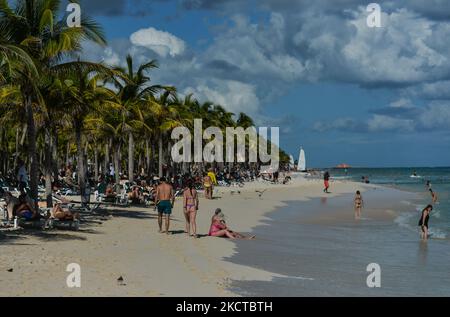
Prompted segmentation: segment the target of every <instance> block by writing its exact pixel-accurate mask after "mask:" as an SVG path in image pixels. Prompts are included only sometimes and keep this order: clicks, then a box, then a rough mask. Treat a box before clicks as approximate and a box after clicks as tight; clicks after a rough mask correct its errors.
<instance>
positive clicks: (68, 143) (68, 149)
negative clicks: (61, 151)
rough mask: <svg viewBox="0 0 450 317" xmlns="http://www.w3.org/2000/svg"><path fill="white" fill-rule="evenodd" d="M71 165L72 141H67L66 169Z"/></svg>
mask: <svg viewBox="0 0 450 317" xmlns="http://www.w3.org/2000/svg"><path fill="white" fill-rule="evenodd" d="M69 165H70V141H69V140H67V147H66V167H67V166H69Z"/></svg>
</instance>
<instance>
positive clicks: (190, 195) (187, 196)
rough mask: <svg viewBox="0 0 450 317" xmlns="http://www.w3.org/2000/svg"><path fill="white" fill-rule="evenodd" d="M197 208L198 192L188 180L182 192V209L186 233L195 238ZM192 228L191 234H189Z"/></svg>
mask: <svg viewBox="0 0 450 317" xmlns="http://www.w3.org/2000/svg"><path fill="white" fill-rule="evenodd" d="M197 210H198V194H197V191H196V190H195V188H194V183H193V182H192V181H188V182H187V184H186V188H185V190H184V192H183V211H184V217H185V219H186V233H187V234H188V235H189V236H191V237H194V238H197V223H196V217H197ZM191 229H192V235H191Z"/></svg>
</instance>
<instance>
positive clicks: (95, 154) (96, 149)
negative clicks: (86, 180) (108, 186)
mask: <svg viewBox="0 0 450 317" xmlns="http://www.w3.org/2000/svg"><path fill="white" fill-rule="evenodd" d="M94 177H95V181H97V180H98V148H97V144H94Z"/></svg>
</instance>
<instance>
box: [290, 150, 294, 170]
mask: <svg viewBox="0 0 450 317" xmlns="http://www.w3.org/2000/svg"><path fill="white" fill-rule="evenodd" d="M289 169H291V170H294V169H295V162H294V157H293V156H292V154H290V155H289Z"/></svg>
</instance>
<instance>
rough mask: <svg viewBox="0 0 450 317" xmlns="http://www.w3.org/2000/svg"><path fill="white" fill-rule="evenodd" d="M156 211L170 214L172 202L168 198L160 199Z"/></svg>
mask: <svg viewBox="0 0 450 317" xmlns="http://www.w3.org/2000/svg"><path fill="white" fill-rule="evenodd" d="M158 212H159V213H160V214H166V215H170V214H171V213H172V203H171V202H170V200H161V201H160V202H159V203H158Z"/></svg>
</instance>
